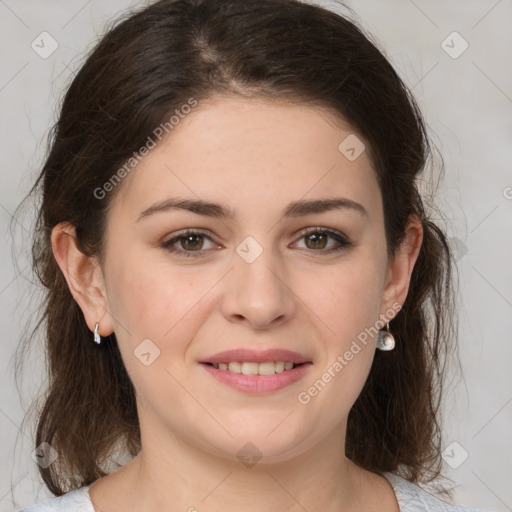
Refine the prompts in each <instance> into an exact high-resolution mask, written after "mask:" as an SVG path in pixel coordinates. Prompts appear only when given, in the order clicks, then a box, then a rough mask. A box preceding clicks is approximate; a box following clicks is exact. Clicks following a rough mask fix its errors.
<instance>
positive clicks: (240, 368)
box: [200, 361, 313, 395]
mask: <svg viewBox="0 0 512 512" xmlns="http://www.w3.org/2000/svg"><path fill="white" fill-rule="evenodd" d="M200 366H202V367H203V368H204V369H205V370H206V371H207V372H208V373H209V374H210V375H211V376H212V377H213V378H214V379H215V380H216V381H217V382H220V383H221V384H222V385H224V386H228V387H230V388H232V389H235V390H236V391H238V392H242V393H246V394H249V395H261V394H264V395H266V394H269V393H272V392H276V391H279V390H281V389H284V388H286V387H288V386H291V385H292V384H294V383H296V382H297V381H299V380H301V379H302V378H303V377H304V376H305V375H306V374H307V373H308V371H309V368H310V367H311V366H313V363H312V362H310V361H309V362H304V363H294V362H292V361H264V362H255V361H229V362H225V363H210V362H203V363H200Z"/></svg>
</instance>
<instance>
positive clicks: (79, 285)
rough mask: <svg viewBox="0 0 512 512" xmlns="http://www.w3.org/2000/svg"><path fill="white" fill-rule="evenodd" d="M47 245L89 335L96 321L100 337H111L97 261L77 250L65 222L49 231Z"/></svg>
mask: <svg viewBox="0 0 512 512" xmlns="http://www.w3.org/2000/svg"><path fill="white" fill-rule="evenodd" d="M51 243H52V250H53V254H54V257H55V260H56V261H57V264H58V265H59V268H60V270H61V271H62V273H63V275H64V277H65V279H66V282H67V284H68V287H69V290H70V292H71V295H73V298H74V299H75V300H76V302H77V303H78V305H79V306H80V308H81V310H82V312H83V314H84V317H85V321H86V322H87V326H88V327H89V329H90V330H91V332H93V331H94V327H95V325H96V323H97V322H99V323H100V329H101V335H102V336H107V335H108V334H111V333H112V332H113V331H114V328H113V323H112V318H111V315H110V313H109V307H108V300H107V295H106V291H105V285H104V279H103V273H102V270H101V267H100V265H99V263H98V260H97V258H95V257H93V256H87V255H86V254H84V253H83V252H82V251H80V249H79V248H78V244H77V238H76V232H75V228H74V226H73V225H72V224H70V223H69V222H61V223H60V224H58V225H56V226H55V227H54V228H53V230H52V235H51Z"/></svg>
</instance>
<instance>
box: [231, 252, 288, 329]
mask: <svg viewBox="0 0 512 512" xmlns="http://www.w3.org/2000/svg"><path fill="white" fill-rule="evenodd" d="M262 249H263V248H262ZM240 254H243V253H240ZM233 267H234V268H233V269H232V271H231V272H229V274H228V275H227V276H226V282H225V294H224V299H223V302H222V310H223V314H224V315H225V317H226V318H227V319H228V320H229V321H230V322H237V323H247V324H248V325H249V326H250V327H251V328H253V329H258V330H261V329H268V328H271V327H275V326H277V325H279V324H282V323H284V322H286V321H289V320H290V319H291V318H292V317H293V316H294V314H295V311H296V308H297V296H296V295H295V293H294V291H293V284H292V283H291V279H290V276H289V274H288V273H287V272H286V269H285V267H284V265H283V264H282V262H281V261H280V260H279V259H278V256H277V255H276V254H275V251H273V250H272V249H271V248H264V249H263V250H262V252H261V254H260V255H259V256H258V257H257V258H256V259H255V260H254V261H252V262H251V259H244V257H241V256H240V255H239V254H238V253H237V254H234V256H233Z"/></svg>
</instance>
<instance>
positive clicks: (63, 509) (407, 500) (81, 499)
mask: <svg viewBox="0 0 512 512" xmlns="http://www.w3.org/2000/svg"><path fill="white" fill-rule="evenodd" d="M382 476H384V477H385V478H386V479H387V480H388V481H389V483H390V484H391V486H392V487H393V489H394V491H395V495H396V499H397V501H398V505H399V507H400V512H425V511H428V512H491V511H485V510H482V509H476V508H472V507H458V506H455V505H449V504H447V503H445V502H444V501H441V500H439V499H438V498H436V497H434V496H433V495H432V494H429V493H428V492H426V491H424V490H423V489H421V488H420V487H418V486H417V485H415V484H412V483H411V482H409V481H408V480H405V479H404V478H402V477H400V476H398V475H395V474H393V473H383V474H382ZM18 512H96V511H95V510H94V507H93V506H92V502H91V498H90V496H89V486H85V487H82V488H81V489H77V490H75V491H70V492H68V493H66V494H64V495H62V496H60V497H58V498H50V499H48V500H46V501H42V502H40V503H37V504H36V505H32V506H31V507H28V508H24V509H22V510H19V511H18Z"/></svg>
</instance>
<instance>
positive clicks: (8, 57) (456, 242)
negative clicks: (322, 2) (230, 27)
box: [0, 0, 512, 511]
mask: <svg viewBox="0 0 512 512" xmlns="http://www.w3.org/2000/svg"><path fill="white" fill-rule="evenodd" d="M133 5H141V2H136V1H128V0H101V1H100V0H89V1H86V0H68V1H66V2H64V1H57V0H53V1H49V0H45V1H42V0H0V42H1V56H2V66H1V67H0V105H1V112H2V116H1V121H0V130H1V133H0V135H1V137H0V145H1V154H2V155H3V158H2V162H1V168H0V231H1V233H2V237H3V238H2V240H3V241H2V244H1V247H0V326H1V333H2V343H1V344H0V365H1V367H2V372H1V376H0V379H1V382H0V389H1V390H2V391H1V403H0V432H1V435H2V443H1V448H0V449H1V461H2V462H1V464H0V472H1V473H0V511H9V510H14V509H15V508H17V507H21V506H27V505H29V504H32V503H34V502H36V501H38V500H41V499H43V498H45V497H47V496H50V494H49V493H48V491H46V489H45V488H44V486H43V485H42V483H41V482H40V480H39V478H38V473H37V470H36V465H35V463H34V461H33V460H32V458H31V451H32V448H33V447H32V438H33V424H31V423H30V422H29V421H27V422H25V423H23V424H22V420H23V416H24V410H25V409H26V408H27V406H28V404H29V403H30V400H31V397H33V396H35V394H36V393H37V392H38V391H39V390H40V389H42V387H43V384H42V382H43V381H44V378H45V374H44V367H43V365H42V355H41V353H38V350H37V347H36V350H34V351H33V352H32V353H31V354H30V358H29V362H28V364H27V369H26V372H25V374H24V379H23V381H22V386H21V391H22V393H23V400H20V398H19V395H18V390H17V388H16V385H15V382H14V378H13V365H14V360H13V359H12V357H13V354H14V351H15V348H16V346H17V343H18V340H19V337H20V334H21V332H22V330H23V328H24V326H25V325H26V324H27V322H28V321H29V314H30V312H33V311H34V310H35V307H36V303H37V294H36V292H37V290H38V289H37V287H34V286H31V285H30V284H29V282H28V279H29V277H30V265H29V260H28V253H27V251H28V249H29V247H28V245H27V242H28V240H29V232H30V227H31V222H32V221H31V216H30V212H29V213H28V214H25V215H22V214H21V213H20V214H19V215H18V216H17V217H16V221H15V222H14V227H15V238H14V239H15V240H16V243H15V244H14V247H13V244H12V241H11V235H10V232H9V224H10V222H11V219H12V216H13V214H14V211H15V209H16V206H17V205H18V203H19V202H20V200H21V199H22V198H23V196H24V195H25V193H26V192H27V191H28V188H29V186H30V184H31V182H32V180H33V179H34V176H35V174H36V172H37V171H38V168H39V167H40V164H41V162H42V158H43V156H44V152H45V149H46V136H47V134H48V131H49V128H50V126H51V124H52V123H53V122H54V120H55V115H56V109H57V105H58V103H59V101H60V98H61V96H62V92H63V90H64V88H65V87H66V85H67V84H68V83H69V80H70V78H71V77H72V76H73V70H75V69H77V67H78V66H79V64H80V62H81V59H82V58H83V56H84V55H85V53H86V52H87V51H88V50H89V49H90V48H91V46H92V45H93V44H94V41H95V39H96V37H97V36H98V35H99V34H100V33H101V32H102V30H103V26H104V23H105V22H107V21H110V20H112V19H114V18H116V17H117V15H118V14H119V13H120V11H124V10H126V9H128V8H130V7H131V6H133ZM349 5H350V6H351V7H352V8H353V9H354V10H355V12H356V14H357V15H358V17H359V19H360V20H362V24H363V26H364V27H366V28H367V29H368V30H369V31H370V32H371V33H372V34H373V35H374V36H375V37H376V38H377V40H378V41H379V42H380V44H381V47H382V48H383V49H384V51H385V52H386V54H387V56H388V57H389V58H390V60H391V61H392V63H393V64H394V65H395V67H396V68H397V69H398V71H399V73H400V74H401V76H402V77H403V78H404V80H405V81H406V83H407V84H408V85H409V86H410V87H412V88H413V92H414V94H415V96H416V98H417V99H418V101H419V104H420V107H421V108H422V109H423V112H424V114H425V117H426V120H427V122H428V125H429V128H430V132H431V135H432V136H433V138H434V141H435V143H436V144H437V145H438V147H439V149H440V151H441V153H442V155H443V158H444V162H445V166H446V171H445V178H444V181H443V182H442V183H441V185H440V189H439V195H438V196H437V199H436V204H437V205H438V206H439V208H440V209H441V211H443V212H444V214H445V216H446V218H447V221H448V222H446V223H443V222H442V224H443V225H444V226H445V228H446V229H447V230H448V236H449V237H450V239H451V242H450V243H451V244H452V245H453V247H454V248H456V250H457V265H458V268H459V275H460V283H459V288H460V293H459V295H460V298H459V309H460V331H459V338H460V346H461V349H460V350H461V362H462V367H463V374H462V375H460V374H454V376H453V379H451V382H450V386H449V388H448V389H447V391H446V394H445V399H446V406H445V412H446V424H445V428H444V435H445V437H444V448H446V449H447V452H446V458H445V466H446V470H447V475H448V476H449V477H450V478H451V479H452V480H453V481H454V483H455V484H456V494H455V497H456V501H457V503H458V504H461V505H472V506H475V507H481V508H487V509H491V510H495V511H512V485H511V484H512V476H511V469H510V461H511V460H512V436H511V434H510V432H511V428H510V427H511V424H512V382H511V381H512V377H511V372H510V369H509V368H510V362H511V361H512V337H511V334H510V333H511V331H512V265H511V264H510V262H511V254H512V236H511V234H512V171H511V165H510V162H511V156H512V155H511V153H512V148H511V146H512V145H511V140H512V138H511V135H512V133H511V132H512V130H511V122H510V121H511V113H512V104H511V103H512V76H511V67H510V63H511V62H512V55H511V53H512V37H511V31H510V26H511V22H512V0H498V1H497V0H479V1H475V0H473V1H462V0H461V1H449V2H447V1H444V2H443V1H441V0H435V1H428V2H427V1H426V0H423V1H422V0H414V1H412V0H386V1H377V0H358V1H357V2H356V1H353V2H350V3H349ZM43 31H46V32H48V33H49V34H51V36H52V37H53V38H54V39H55V40H56V41H57V42H58V45H59V46H58V48H57V50H56V51H55V52H54V53H52V55H50V56H49V57H47V58H45V59H43V58H41V57H40V56H39V55H38V54H37V53H36V52H35V51H34V50H33V49H32V47H31V43H32V41H34V40H36V42H37V41H38V40H40V39H38V37H39V34H41V32H43ZM453 31H457V32H458V33H459V34H460V35H461V36H462V38H463V39H464V40H465V41H467V43H468V45H469V46H468V48H467V50H466V51H464V52H463V53H462V54H461V55H460V56H458V57H457V58H453V57H452V56H450V55H449V54H448V53H447V52H446V51H445V49H447V50H449V51H450V52H452V54H454V52H458V51H459V50H460V49H462V44H463V41H462V40H461V39H457V37H458V36H453V35H452V36H450V37H448V36H449V35H450V34H452V32H453ZM447 37H448V39H447ZM445 40H446V42H445V43H444V44H443V41H445ZM447 45H448V46H449V47H451V48H446V46H447ZM48 47H49V46H46V48H48ZM436 218H437V220H439V221H440V222H441V220H440V219H439V218H438V217H436ZM13 249H14V260H15V261H13V258H12V250H13ZM452 443H456V444H452ZM466 452H467V459H466V460H465V461H464V462H462V460H463V459H464V457H465V453H466ZM461 462H462V463H461ZM459 463H461V464H460V466H459V467H458V468H457V469H453V468H452V467H451V466H454V467H455V466H456V465H458V464H459Z"/></svg>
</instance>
